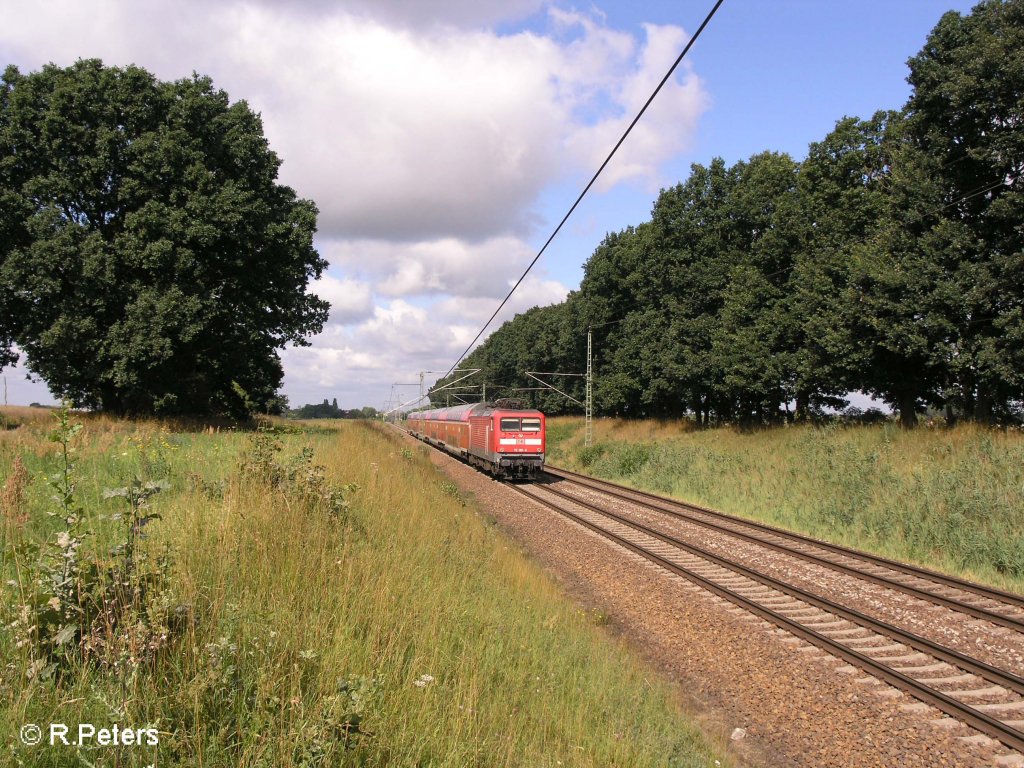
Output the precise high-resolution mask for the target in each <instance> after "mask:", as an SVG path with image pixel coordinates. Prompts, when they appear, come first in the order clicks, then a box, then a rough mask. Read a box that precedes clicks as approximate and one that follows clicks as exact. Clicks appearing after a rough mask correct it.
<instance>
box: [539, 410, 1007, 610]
mask: <svg viewBox="0 0 1024 768" xmlns="http://www.w3.org/2000/svg"><path fill="white" fill-rule="evenodd" d="M549 423H550V424H551V437H552V439H551V440H550V443H551V445H549V451H550V454H551V461H552V463H554V464H559V463H561V464H562V465H563V466H565V467H566V468H570V469H578V470H582V471H585V472H589V473H592V474H595V475H598V476H601V477H606V478H609V479H613V480H618V481H622V482H625V483H627V484H630V485H634V486H636V487H640V488H646V489H649V490H653V491H656V492H660V493H665V494H669V495H673V496H676V497H678V498H681V499H686V500H689V501H692V502H695V503H699V504H704V505H707V506H711V507H714V508H717V509H721V510H723V511H726V512H731V513H734V514H738V515H742V516H746V517H750V518H753V519H758V520H762V521H765V522H768V523H772V524H775V525H781V526H784V527H787V528H791V529H794V530H797V531H802V532H805V533H808V534H810V535H812V536H817V537H820V538H824V539H828V540H831V541H836V542H840V543H845V544H848V545H851V546H855V547H860V548H865V549H868V550H872V551H876V552H879V553H881V554H883V555H886V556H889V557H894V558H897V559H902V560H909V561H914V562H917V563H921V564H924V565H928V566H931V567H934V568H939V569H941V570H944V571H948V572H951V573H955V574H960V575H963V576H965V577H967V578H972V579H980V580H982V581H986V582H990V583H993V584H996V585H998V586H1002V587H1005V588H1008V589H1012V590H1014V591H1017V592H1024V436H1022V435H1021V434H1020V433H1019V432H1016V431H1000V430H990V429H985V428H982V427H977V426H971V425H964V426H960V427H957V428H956V429H953V430H944V429H919V430H916V431H905V430H901V429H899V428H898V427H896V426H895V425H891V424H885V425H876V426H850V427H843V426H828V427H812V426H806V427H788V428H776V429H770V430H764V431H758V432H740V431H736V430H733V429H728V428H723V429H714V430H708V431H703V432H701V431H694V430H692V429H691V428H690V427H689V426H688V425H686V424H685V423H678V422H677V423H657V422H626V421H622V420H612V419H608V420H598V421H597V422H596V429H595V444H594V445H593V446H591V447H590V448H585V447H584V446H583V444H582V442H583V440H582V420H579V419H552V420H550V421H549Z"/></svg>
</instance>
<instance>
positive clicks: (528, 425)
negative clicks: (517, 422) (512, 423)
mask: <svg viewBox="0 0 1024 768" xmlns="http://www.w3.org/2000/svg"><path fill="white" fill-rule="evenodd" d="M523 432H540V419H523Z"/></svg>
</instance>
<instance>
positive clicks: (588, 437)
mask: <svg viewBox="0 0 1024 768" xmlns="http://www.w3.org/2000/svg"><path fill="white" fill-rule="evenodd" d="M523 373H525V374H526V375H527V376H529V377H530V378H531V379H533V380H534V381H537V382H539V383H541V384H543V385H544V388H545V389H550V390H552V391H554V392H557V393H558V394H560V395H561V396H562V397H564V398H565V399H567V400H572V401H573V402H574V403H576V405H582V406H583V410H584V413H585V414H586V415H585V416H584V424H585V429H584V432H583V444H584V445H585V446H586V447H587V448H589V447H590V445H591V443H593V442H594V356H593V338H592V335H591V328H590V327H588V328H587V372H586V373H549V372H543V371H523ZM541 376H582V377H584V379H585V381H586V384H585V391H586V394H585V395H584V400H585V402H582V403H581V402H580V401H579V400H577V399H576V398H575V397H573V396H572V395H570V394H568V393H566V392H563V391H562V390H560V389H559V388H558V387H556V386H555V385H553V384H552V383H551V382H548V381H544V379H542V378H540V377H541Z"/></svg>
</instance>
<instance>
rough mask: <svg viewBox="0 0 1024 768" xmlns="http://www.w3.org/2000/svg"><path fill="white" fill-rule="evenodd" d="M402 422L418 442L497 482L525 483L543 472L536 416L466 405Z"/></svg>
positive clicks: (497, 407)
mask: <svg viewBox="0 0 1024 768" xmlns="http://www.w3.org/2000/svg"><path fill="white" fill-rule="evenodd" d="M405 423H406V426H407V428H408V429H409V431H410V432H411V433H412V434H413V435H414V436H415V437H418V438H419V439H420V440H425V441H426V442H428V443H431V444H432V445H436V446H437V447H438V448H441V449H443V450H445V451H447V452H448V453H451V454H454V455H455V456H458V457H460V458H463V459H465V460H466V461H468V462H469V463H470V464H472V465H473V466H475V467H480V468H481V469H483V470H486V471H487V472H490V473H491V474H493V475H496V476H498V477H504V478H509V479H516V480H530V479H533V478H535V477H536V476H537V475H539V474H540V473H541V472H542V471H543V469H544V446H545V438H544V435H545V424H544V414H543V413H541V412H540V411H536V410H532V409H526V408H517V407H502V404H501V403H499V404H497V405H495V404H492V403H471V404H469V405H456V406H454V407H452V408H434V409H433V410H429V411H415V412H413V413H410V414H409V415H408V416H406V421H405Z"/></svg>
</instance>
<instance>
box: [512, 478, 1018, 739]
mask: <svg viewBox="0 0 1024 768" xmlns="http://www.w3.org/2000/svg"><path fill="white" fill-rule="evenodd" d="M509 487H511V488H513V489H514V490H515V491H517V492H518V493H520V494H522V495H523V496H525V497H526V498H529V499H531V500H533V501H535V502H537V503H539V504H542V505H543V506H545V507H547V508H549V509H551V510H552V511H554V512H557V513H559V514H561V515H564V516H566V517H568V518H570V519H572V520H574V521H575V522H577V523H579V524H581V525H583V526H585V527H586V528H589V529H590V530H592V531H594V532H595V533H598V534H600V535H602V536H604V537H605V538H607V539H610V540H611V541H613V542H615V543H616V544H619V545H620V546H623V547H625V548H626V549H628V550H630V551H631V552H634V553H635V554H637V555H640V556H641V557H643V558H645V559H646V560H648V561H650V562H653V563H655V564H656V565H659V566H661V567H662V568H664V569H666V570H668V571H671V572H672V573H675V574H676V575H678V576H682V577H683V578H685V579H687V580H688V581H691V582H693V583H695V584H698V585H699V586H701V587H703V588H704V589H707V590H708V591H710V592H712V593H713V594H716V595H718V596H719V597H722V598H724V599H726V600H728V601H730V602H732V603H733V604H735V605H738V606H740V607H741V608H743V609H745V610H747V611H750V612H751V613H753V614H755V615H757V616H760V617H761V618H763V619H765V620H766V621H769V622H771V623H772V624H775V625H776V626H777V627H780V628H782V629H785V630H786V631H788V632H791V633H792V634H794V635H796V636H797V637H800V638H802V639H804V640H806V641H808V642H810V643H811V644H813V645H815V646H817V647H818V648H821V649H822V650H825V651H826V652H828V653H830V654H832V655H834V656H838V657H840V658H842V659H844V660H846V661H848V662H850V663H851V664H854V665H856V666H858V667H860V668H861V669H863V670H865V671H867V672H869V673H870V674H871V675H873V676H875V677H878V678H879V679H882V680H884V681H885V682H887V683H889V684H890V685H893V686H895V687H897V688H900V689H901V690H904V691H906V692H907V693H910V694H911V695H912V696H914V697H915V698H917V699H919V700H921V701H924V702H926V703H928V704H930V705H932V706H934V707H935V708H936V709H939V710H940V711H942V712H945V713H946V714H947V715H950V716H951V717H955V718H956V719H958V720H960V721H962V722H965V723H967V724H968V725H970V726H971V727H973V728H975V729H977V730H979V731H981V732H982V733H985V734H987V735H988V736H991V737H993V738H995V739H997V740H998V741H1000V742H1002V743H1003V744H1005V745H1006V746H1008V747H1010V748H1012V749H1015V750H1017V751H1020V752H1024V733H1022V732H1021V731H1019V730H1017V729H1016V728H1013V727H1011V726H1009V725H1007V724H1006V723H1003V722H1001V721H1000V720H997V719H996V718H993V717H991V716H989V715H986V714H985V713H984V712H980V711H978V710H976V709H974V708H973V707H971V706H970V705H968V704H964V703H963V702H960V701H957V700H956V699H954V698H952V697H950V696H947V695H946V694H944V693H942V692H941V691H938V690H936V689H934V688H932V687H930V686H927V685H925V684H923V683H920V682H918V681H917V680H914V679H913V678H912V677H910V676H908V675H906V674H903V673H902V672H898V671H897V670H895V669H893V668H891V667H889V666H887V665H885V664H883V663H882V662H880V661H878V660H876V659H873V658H871V657H870V656H867V655H865V654H863V653H860V652H858V651H855V650H853V649H852V648H849V647H847V646H845V645H842V644H841V643H839V642H838V641H835V640H832V639H831V638H829V637H826V636H825V635H822V634H820V633H819V632H816V631H815V630H813V629H810V628H809V627H805V626H804V625H802V624H800V623H799V622H797V621H794V620H793V619H790V618H789V617H787V616H784V615H783V614H781V613H777V612H776V611H773V610H771V609H770V608H766V607H765V606H763V605H760V604H758V603H756V602H755V601H753V600H751V599H749V598H747V597H744V596H743V595H741V594H739V593H738V592H735V591H733V590H731V589H728V588H727V587H723V586H721V585H719V584H716V583H715V582H714V581H712V580H710V579H708V578H706V577H704V576H701V575H700V574H699V573H696V572H694V571H691V570H690V569H688V568H685V567H683V566H681V565H678V564H676V563H673V562H672V561H670V560H668V559H666V558H664V557H662V556H660V555H658V554H656V553H654V552H651V551H650V550H647V549H645V548H644V547H642V546H640V545H638V544H636V543H634V542H631V541H629V540H628V539H626V538H624V537H622V536H619V535H617V534H615V533H613V532H611V531H609V530H607V529H606V528H602V527H601V526H599V525H597V524H596V523H593V522H591V521H589V520H587V519H586V518H585V517H582V516H580V515H578V514H576V513H574V512H572V511H571V510H568V509H565V508H563V507H559V506H558V505H556V504H554V503H553V502H551V501H549V500H547V499H544V498H542V497H541V496H539V495H538V494H535V493H531V492H528V491H526V490H525V489H524V488H523V487H520V486H511V485H510V486H509ZM531 487H532V486H531ZM545 491H548V492H551V490H550V489H549V488H545ZM555 495H557V496H563V494H555ZM569 501H570V503H572V504H578V505H579V506H581V507H584V508H588V505H587V504H586V503H585V502H583V503H581V502H580V501H579V500H577V499H571V498H570V499H569ZM593 511H594V512H596V513H597V514H600V515H603V516H606V517H611V518H612V519H616V518H618V517H619V516H618V515H616V514H615V513H609V512H608V511H607V510H601V509H596V508H595V509H593ZM620 522H621V523H622V524H624V525H627V526H628V527H630V528H633V529H635V530H638V531H640V532H641V533H647V534H648V535H651V536H653V537H655V538H657V539H659V540H662V541H665V540H666V539H671V538H672V537H670V536H665V535H664V534H660V533H658V532H655V531H651V532H649V533H648V532H647V531H644V528H645V526H643V525H640V524H639V523H633V522H632V521H627V520H620ZM666 543H670V542H667V541H666ZM676 546H680V548H682V549H683V550H685V551H688V552H690V553H691V554H694V555H696V556H697V557H700V558H703V559H707V560H709V561H711V562H713V563H715V564H718V565H721V566H722V567H724V568H727V569H729V570H732V571H735V572H739V573H743V575H745V576H747V577H748V578H752V579H753V580H755V581H757V582H759V583H762V584H764V585H765V586H770V587H772V588H774V589H778V590H779V591H782V592H784V593H786V594H790V595H791V596H793V597H797V599H801V600H803V599H804V598H803V597H798V595H797V594H795V593H800V592H802V590H799V589H797V588H795V587H791V586H789V585H786V584H783V583H782V582H778V581H777V580H775V579H773V578H772V577H770V576H766V575H764V574H759V573H757V572H756V571H752V570H751V569H748V568H746V567H745V566H740V565H738V564H735V563H727V561H725V560H723V559H722V558H720V557H718V556H717V555H714V554H713V553H710V552H708V553H704V552H703V550H700V548H699V547H693V546H692V545H689V544H686V543H685V542H679V543H678V544H676ZM755 574H756V575H755ZM805 594H807V593H805ZM808 597H809V598H811V599H812V600H813V601H814V602H813V603H811V604H813V605H816V607H822V605H819V603H820V604H828V603H829V601H827V600H822V599H821V598H817V597H815V596H813V595H809V594H808ZM835 607H836V608H837V609H838V611H842V613H838V612H837V613H836V615H843V614H849V615H851V616H852V615H855V614H857V612H856V611H850V610H849V609H846V608H843V607H842V606H835ZM822 610H828V611H829V612H833V611H831V610H829V609H827V608H822ZM844 618H846V616H844ZM864 618H865V619H866V620H867V622H868V623H869V624H872V625H878V626H880V627H886V628H887V629H888V630H891V631H895V632H896V633H899V634H900V635H907V636H911V637H915V639H916V640H917V641H920V642H921V643H922V644H925V645H934V644H932V643H931V642H930V641H928V640H926V639H925V638H916V636H912V635H910V633H904V632H903V630H900V629H898V628H896V627H891V626H889V625H885V624H882V623H881V622H877V621H876V620H874V619H871V618H870V617H867V616H865V617H864ZM848 620H850V621H852V619H848ZM854 623H859V622H854ZM868 628H870V627H868ZM879 633H880V634H885V635H888V636H889V637H894V639H895V637H896V636H895V635H893V634H890V632H889V631H885V632H881V631H880V632H879ZM907 644H908V645H910V643H909V642H908V643H907ZM911 647H914V646H911ZM937 647H938V648H940V649H941V646H937ZM918 650H920V649H918ZM941 650H942V652H944V653H947V654H951V655H953V656H960V654H957V652H956V651H952V650H951V649H941ZM937 658H941V657H937ZM963 658H964V659H967V657H963ZM968 662H969V663H970V664H971V665H972V666H977V667H978V669H983V668H985V667H988V665H986V664H983V663H982V662H978V661H975V660H972V659H968ZM950 663H952V662H950ZM956 666H962V665H961V664H960V663H959V662H956ZM976 674H979V676H982V677H984V678H985V679H991V678H990V677H989V676H988V675H987V674H986V675H981V673H980V672H978V673H976ZM996 676H997V678H1000V679H1001V678H1006V680H1007V683H1006V687H1008V688H1012V689H1014V690H1019V688H1018V686H1019V685H1022V684H1024V680H1021V679H1020V678H1017V677H1016V676H1014V675H1009V674H1008V673H1005V672H1002V671H999V670H996ZM1011 680H1015V681H1016V682H1014V683H1012V684H1011V683H1010V681H1011ZM992 682H995V681H992ZM999 684H1000V685H1002V684H1003V683H999Z"/></svg>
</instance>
